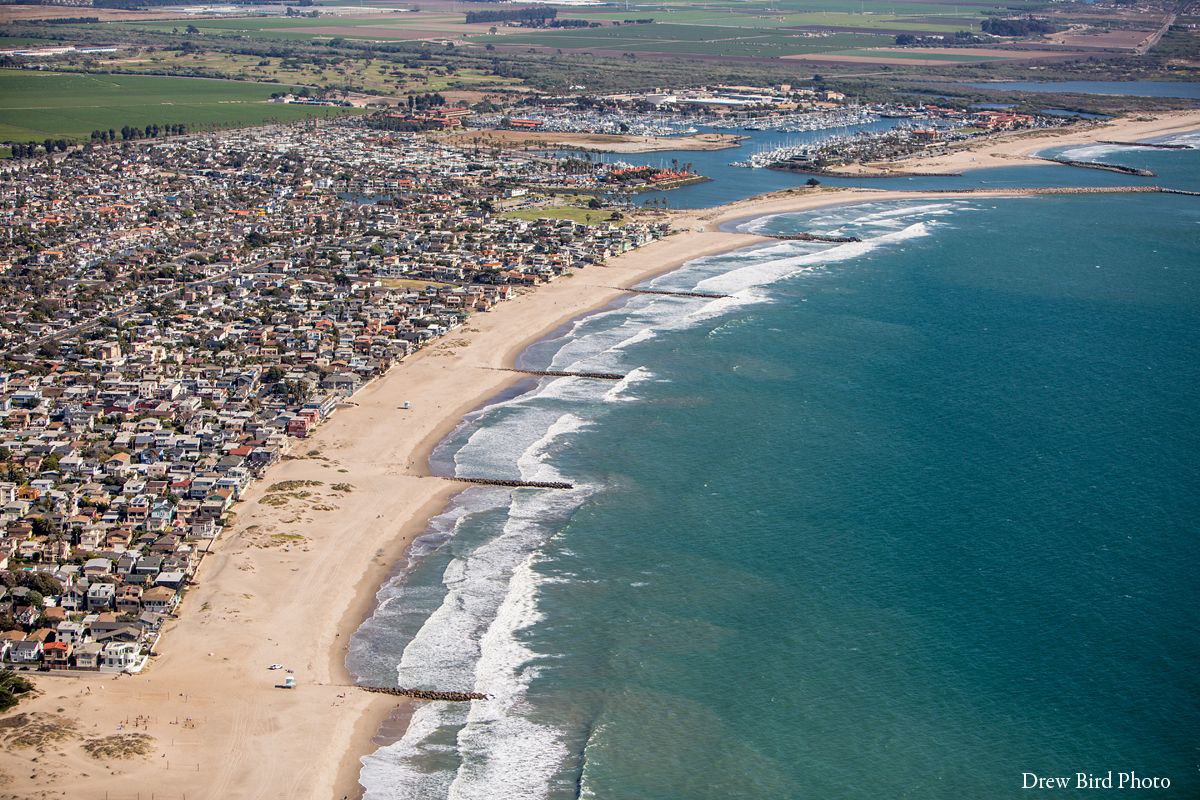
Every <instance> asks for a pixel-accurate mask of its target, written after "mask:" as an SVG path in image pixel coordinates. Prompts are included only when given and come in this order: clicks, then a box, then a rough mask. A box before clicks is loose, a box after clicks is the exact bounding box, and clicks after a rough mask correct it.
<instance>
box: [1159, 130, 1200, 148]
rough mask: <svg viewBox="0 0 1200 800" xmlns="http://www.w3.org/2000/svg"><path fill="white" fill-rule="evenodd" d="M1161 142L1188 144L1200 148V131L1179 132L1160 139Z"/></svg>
mask: <svg viewBox="0 0 1200 800" xmlns="http://www.w3.org/2000/svg"><path fill="white" fill-rule="evenodd" d="M1158 143H1159V144H1186V145H1187V146H1188V147H1191V148H1193V149H1195V148H1200V132H1193V133H1178V134H1175V135H1173V136H1167V137H1165V138H1163V139H1160V140H1159V142H1158Z"/></svg>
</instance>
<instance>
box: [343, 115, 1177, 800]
mask: <svg viewBox="0 0 1200 800" xmlns="http://www.w3.org/2000/svg"><path fill="white" fill-rule="evenodd" d="M1174 141H1184V142H1191V143H1193V144H1195V145H1197V146H1200V137H1198V136H1192V137H1176V139H1175V140H1174ZM730 152H733V155H730V153H725V154H724V156H716V155H711V154H706V155H705V157H707V158H711V159H717V158H725V159H726V161H731V160H733V159H734V158H736V157H737V154H736V152H734V151H730ZM1071 155H1072V156H1074V157H1077V158H1091V159H1109V160H1112V161H1114V162H1117V163H1123V164H1132V165H1136V166H1147V167H1149V168H1151V169H1154V170H1155V171H1157V172H1158V173H1159V176H1158V178H1156V179H1154V182H1156V183H1160V184H1162V185H1167V186H1175V187H1179V188H1187V189H1200V150H1197V149H1192V150H1178V151H1176V150H1147V149H1132V148H1117V147H1104V148H1075V149H1074V150H1073V151H1071ZM647 158H650V157H649V156H647ZM701 169H702V171H703V166H702V165H701ZM737 175H738V176H740V177H733V178H728V179H726V180H723V181H722V180H718V181H715V182H713V183H712V184H705V185H704V186H702V187H693V188H692V190H691V191H692V192H693V194H692V197H693V200H692V204H694V205H707V204H712V203H717V202H725V201H727V200H730V199H735V198H736V197H744V196H748V195H750V194H754V193H756V192H757V191H761V190H764V189H766V188H776V187H775V186H773V185H771V186H765V187H761V188H760V186H759V185H758V184H757V180H758V177H759V176H760V175H762V173H757V172H750V171H746V170H743V171H742V172H740V173H737ZM786 177H788V178H789V179H791V180H794V181H798V180H799V179H797V178H796V176H786ZM764 180H766V181H778V180H779V176H778V175H777V174H770V175H767V176H765V177H764ZM1125 180H1126V182H1128V180H1127V179H1125ZM1121 181H1122V176H1118V175H1113V174H1110V173H1098V172H1094V171H1087V170H1076V169H1070V168H1065V167H1027V168H1006V169H1003V170H987V171H980V172H973V173H970V174H969V175H967V176H964V177H962V178H943V179H933V178H928V179H914V180H907V179H901V180H896V181H889V182H887V183H883V184H881V183H879V182H874V183H872V184H871V185H890V186H892V187H893V188H901V187H903V188H923V187H925V186H935V185H937V186H946V185H996V184H1004V183H1008V184H1010V185H1012V184H1020V185H1029V186H1033V185H1055V184H1057V185H1062V184H1070V183H1080V184H1084V183H1087V184H1095V183H1099V184H1111V183H1117V182H1121ZM989 182H990V183H989ZM684 191H689V190H684ZM680 204H688V203H687V202H686V198H684V200H683V201H680ZM738 226H739V227H740V228H741V229H743V230H748V231H756V232H789V231H800V230H804V231H814V232H824V233H834V234H844V235H854V236H858V237H860V238H861V239H862V240H863V241H861V242H857V243H848V244H839V245H828V244H813V243H803V242H790V241H788V242H784V241H779V242H774V243H771V244H768V245H766V246H758V247H753V248H749V249H746V250H741V251H737V252H733V253H728V254H725V255H720V256H714V257H709V258H703V259H699V260H695V261H692V262H690V263H688V264H686V265H684V266H683V267H682V268H680V269H678V270H676V271H674V272H671V273H669V274H666V275H663V276H661V277H658V278H656V279H654V280H652V281H650V282H649V284H648V285H650V286H653V287H656V288H679V289H698V290H703V291H709V292H716V293H722V294H728V295H730V297H729V298H727V299H721V300H711V301H710V300H703V299H685V298H678V297H661V296H638V297H635V298H632V299H629V300H626V301H624V302H621V303H618V304H615V305H613V306H611V307H609V308H606V309H603V310H601V311H599V312H597V313H594V314H590V315H588V316H586V317H583V318H581V319H579V320H576V321H575V322H573V323H572V324H570V325H569V326H567V327H566V328H564V329H563V330H560V331H556V332H555V333H554V334H553V335H552V336H550V337H548V338H546V339H545V340H543V341H541V342H539V343H538V344H536V345H534V346H533V347H531V348H530V349H529V350H528V351H527V352H526V353H525V354H524V355H523V356H522V360H523V362H524V364H525V365H528V366H530V367H538V368H542V367H554V368H558V369H565V368H572V369H595V370H603V371H619V372H622V373H625V374H627V376H628V377H627V378H626V379H625V380H622V381H620V382H616V383H614V382H601V381H587V380H580V379H555V380H550V379H546V380H540V381H529V382H526V383H524V384H521V385H519V386H517V387H515V388H514V389H512V390H511V391H509V392H507V393H505V394H504V395H503V396H500V397H497V398H494V399H493V400H491V401H490V402H489V403H488V404H486V405H485V406H484V407H482V408H480V409H478V410H477V411H475V412H474V413H472V414H471V415H469V417H468V418H467V419H466V420H464V422H463V424H462V425H461V426H460V427H459V428H458V429H457V430H456V431H455V432H454V433H453V434H452V435H450V436H449V437H448V438H447V439H446V440H445V441H444V442H443V443H442V444H441V445H440V446H439V447H438V449H437V451H436V452H435V454H434V457H433V459H432V465H433V467H434V469H435V470H437V471H439V472H441V473H444V474H446V473H451V472H453V473H457V474H460V475H487V476H498V475H500V476H510V477H514V478H517V477H520V478H525V479H534V480H563V481H569V482H571V483H573V484H574V485H575V488H574V489H572V490H570V491H534V490H518V491H505V490H498V489H482V488H481V489H471V490H468V491H466V492H464V493H462V494H461V495H459V496H458V497H457V498H456V499H455V500H454V501H453V502H452V503H451V504H450V506H449V507H448V508H447V509H446V510H445V512H444V513H442V514H441V515H439V516H438V517H437V518H436V519H434V520H433V521H432V523H431V525H430V527H429V529H428V530H427V531H426V533H425V534H424V535H423V536H421V537H420V539H419V540H418V541H417V543H416V544H415V545H414V547H413V549H412V552H411V553H410V555H409V558H408V560H407V562H406V563H405V564H401V565H398V567H397V570H396V574H395V575H394V576H393V577H392V578H391V579H390V580H389V581H388V582H387V583H386V584H385V585H384V586H383V587H382V588H381V589H380V591H379V594H378V601H379V604H378V608H377V609H376V611H375V612H374V614H373V615H372V616H371V618H370V619H368V620H367V621H366V623H364V625H363V626H362V628H361V629H360V630H359V631H358V632H357V634H356V635H355V637H354V640H353V643H352V646H351V655H350V659H349V664H350V667H351V668H352V670H353V671H354V673H355V674H356V675H357V676H359V678H360V679H361V680H362V681H364V682H372V683H380V684H383V685H403V686H417V687H425V688H437V689H460V690H476V691H481V692H486V693H488V694H491V695H492V696H493V699H492V700H490V701H487V702H478V703H473V704H455V703H443V704H438V703H429V704H423V705H419V706H418V707H417V709H416V711H415V713H414V715H413V717H412V721H411V724H410V726H409V729H408V731H407V733H406V734H405V735H404V736H403V738H402V739H400V740H399V741H397V742H394V743H391V744H388V745H386V746H383V747H381V748H380V749H379V750H378V751H377V752H375V753H374V754H372V755H370V756H368V757H366V758H365V759H364V764H363V769H362V773H361V780H362V782H363V784H364V786H365V787H366V797H367V798H369V800H400V799H401V798H403V799H405V800H409V799H413V798H415V799H417V800H426V799H427V798H429V799H432V798H456V799H457V800H466V799H468V798H489V799H492V800H507V799H509V798H514V799H515V798H522V799H523V800H525V799H529V800H532V799H534V798H550V799H551V800H565V799H567V798H576V797H582V798H600V799H602V800H608V799H609V798H613V799H614V800H623V799H625V798H628V799H630V800H683V799H687V798H722V799H726V798H746V800H758V799H760V798H761V799H763V800H767V799H771V800H774V799H776V798H820V799H821V800H831V799H837V798H846V799H847V800H884V799H886V798H923V799H936V798H946V799H947V800H964V799H965V800H973V799H976V798H977V799H979V800H988V799H989V798H1010V797H1012V798H1016V797H1023V796H1027V795H1029V794H1030V792H1029V791H1027V790H1023V789H1022V788H1021V787H1022V782H1023V780H1024V779H1025V778H1024V777H1023V773H1035V774H1037V775H1038V776H1040V777H1051V776H1069V777H1070V779H1071V781H1072V782H1073V781H1074V779H1075V773H1078V772H1084V773H1092V774H1094V775H1096V776H1098V777H1104V776H1105V775H1106V774H1107V772H1108V771H1109V770H1111V771H1113V773H1114V779H1115V778H1116V776H1117V773H1120V772H1136V774H1137V775H1138V776H1139V777H1143V778H1146V777H1152V776H1158V777H1159V778H1160V779H1161V778H1167V779H1169V780H1170V781H1171V788H1170V789H1166V790H1153V791H1149V790H1143V791H1141V792H1132V791H1129V792H1123V791H1120V790H1117V789H1114V790H1113V791H1111V792H1106V793H1102V794H1107V795H1115V796H1126V795H1134V794H1136V795H1138V796H1147V797H1155V798H1195V797H1200V774H1198V769H1200V671H1198V670H1197V666H1198V658H1197V657H1198V656H1200V614H1198V604H1197V597H1198V592H1197V589H1198V588H1200V586H1198V583H1200V536H1198V533H1200V433H1198V426H1197V417H1198V412H1200V403H1198V401H1197V392H1198V390H1200V198H1196V197H1186V196H1172V195H1158V194H1154V195H1145V194H1143V195H1091V196H1088V195H1076V196H1039V197H1020V198H1002V199H994V198H977V197H969V196H968V197H964V196H957V197H956V196H952V195H950V196H946V197H944V198H936V199H933V200H911V201H888V202H882V203H872V204H865V205H852V206H838V207H831V208H825V209H821V210H818V211H815V212H809V213H803V214H783V215H777V216H772V217H767V218H760V219H753V220H746V221H743V222H740V223H738ZM1035 794H1036V793H1035ZM1047 794H1051V795H1053V796H1055V797H1085V796H1092V795H1094V794H1095V792H1087V791H1075V790H1073V789H1067V790H1060V791H1055V792H1051V793H1047Z"/></svg>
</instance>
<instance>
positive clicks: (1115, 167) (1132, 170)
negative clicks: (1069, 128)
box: [1042, 158, 1154, 178]
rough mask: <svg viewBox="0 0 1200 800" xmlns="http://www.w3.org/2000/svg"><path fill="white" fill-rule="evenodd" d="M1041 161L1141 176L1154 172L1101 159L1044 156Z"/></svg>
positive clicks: (1147, 176)
mask: <svg viewBox="0 0 1200 800" xmlns="http://www.w3.org/2000/svg"><path fill="white" fill-rule="evenodd" d="M1042 160H1043V161H1050V162H1052V163H1054V164H1062V165H1063V166H1067V167H1083V168H1084V169H1102V170H1104V171H1105V172H1119V173H1120V174H1122V175H1138V176H1140V177H1143V178H1153V177H1154V173H1153V172H1151V171H1150V170H1148V169H1140V168H1138V167H1126V166H1124V165H1122V164H1105V163H1103V162H1101V161H1078V160H1076V159H1073V158H1044V159H1042Z"/></svg>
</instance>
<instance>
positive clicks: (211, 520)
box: [0, 121, 667, 672]
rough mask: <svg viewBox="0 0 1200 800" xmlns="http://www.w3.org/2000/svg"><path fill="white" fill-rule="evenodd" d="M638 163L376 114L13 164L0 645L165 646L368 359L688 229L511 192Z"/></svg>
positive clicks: (29, 660)
mask: <svg viewBox="0 0 1200 800" xmlns="http://www.w3.org/2000/svg"><path fill="white" fill-rule="evenodd" d="M334 153H336V155H333V154H334ZM619 169H621V167H620V166H617V165H596V166H595V167H594V168H591V171H590V172H588V173H587V174H586V175H581V174H580V167H579V165H578V164H571V163H568V162H565V161H558V160H555V159H549V158H529V157H521V158H516V157H510V156H509V155H507V154H506V153H504V152H501V151H492V150H488V151H484V150H472V149H464V148H454V147H449V146H446V145H443V144H439V143H437V142H434V141H430V140H427V139H418V138H415V137H413V136H411V135H407V134H400V133H393V132H382V131H379V130H377V129H373V128H371V127H369V126H368V125H366V124H363V123H362V122H361V121H354V122H339V123H334V124H329V125H327V126H322V127H313V126H310V125H302V126H293V127H286V128H285V127H275V128H265V129H256V130H250V131H242V132H238V133H236V134H224V135H216V134H213V135H202V136H189V137H180V138H177V139H167V140H155V141H152V142H149V143H147V144H144V145H134V144H126V145H123V146H114V147H103V148H102V147H96V148H85V149H84V150H81V151H76V152H72V153H69V154H67V155H65V156H64V157H62V158H61V159H58V160H51V159H45V160H42V161H38V162H34V163H29V164H25V165H22V166H20V167H18V168H16V169H15V170H14V172H13V173H10V178H11V179H10V180H7V181H5V182H4V184H3V186H0V209H2V212H3V222H2V224H0V346H2V347H3V351H4V354H5V355H4V359H3V362H2V364H0V514H2V515H3V520H2V522H3V530H2V536H0V628H2V629H3V633H0V658H2V659H3V661H4V662H6V663H7V664H8V665H10V666H12V667H14V668H30V669H53V670H101V671H113V672H122V671H123V672H136V671H138V670H140V669H142V668H143V667H144V665H145V664H146V663H147V660H148V659H149V658H150V657H151V656H152V655H153V654H154V653H155V652H157V648H158V647H159V645H158V639H159V636H160V634H161V632H162V630H163V627H164V624H165V623H166V621H168V620H169V619H170V618H171V617H172V615H175V614H178V613H180V608H179V605H180V602H181V599H182V598H183V596H184V595H185V594H186V592H187V587H188V583H189V581H190V580H192V578H193V576H194V575H195V573H196V570H197V567H198V566H199V564H200V562H201V559H202V558H203V557H204V555H205V553H206V552H207V551H208V549H209V547H210V546H211V544H212V542H213V541H214V539H216V538H217V537H219V536H220V535H221V532H222V530H223V529H225V528H226V527H228V526H229V525H230V523H231V520H232V519H233V518H234V517H233V515H234V514H235V513H236V512H235V511H234V510H233V509H234V508H235V505H236V503H237V502H238V500H239V498H241V497H242V496H243V494H244V493H245V492H246V490H247V488H248V487H249V486H250V485H251V483H252V482H253V481H254V480H255V479H257V478H259V477H261V476H262V475H263V473H264V471H265V470H266V469H267V468H268V467H270V466H271V465H272V464H274V463H276V462H277V461H279V460H280V459H282V458H286V457H287V455H288V453H289V450H290V449H291V447H292V446H293V444H294V443H295V442H296V441H297V440H299V439H304V438H305V437H307V436H309V435H310V434H311V432H312V431H313V429H314V428H315V427H317V426H318V425H320V424H321V423H322V422H323V421H324V420H326V419H327V418H328V417H329V416H330V415H331V414H334V413H335V412H336V411H337V409H338V408H339V407H340V406H342V405H343V404H345V403H347V402H352V401H350V400H349V398H351V397H352V396H353V395H354V394H355V392H356V391H358V390H359V389H360V388H361V387H362V386H363V385H364V384H365V383H367V382H369V381H371V380H372V379H374V378H376V377H378V376H380V375H382V374H383V373H385V372H386V371H387V370H388V369H389V368H391V367H392V366H393V365H394V364H396V363H397V362H399V361H402V360H403V359H404V358H406V357H408V356H410V355H411V354H413V353H414V352H416V351H417V350H419V349H421V348H422V347H424V346H425V345H427V344H428V343H430V342H432V341H434V340H436V339H438V338H439V337H442V336H445V335H446V334H448V333H450V332H451V331H453V330H455V329H456V328H459V327H460V326H462V325H463V324H464V322H465V321H466V320H467V319H468V318H469V317H470V316H471V315H472V314H475V313H483V312H487V311H488V310H489V309H491V308H493V307H494V306H495V305H496V304H497V303H500V302H503V301H504V300H506V299H508V298H509V297H511V296H513V294H514V293H516V292H519V291H529V290H530V287H535V286H537V285H538V284H541V283H544V282H546V281H549V280H552V279H554V278H556V277H558V276H561V275H564V274H567V273H569V272H571V271H573V270H577V269H581V268H585V267H588V266H590V265H594V264H601V263H603V262H604V261H605V260H606V259H608V258H610V257H612V256H614V255H616V254H619V253H622V252H625V251H628V250H630V249H633V248H637V247H640V246H642V245H644V244H646V243H648V242H650V241H653V240H655V239H657V238H660V237H662V236H664V235H666V233H667V226H666V225H665V224H662V223H655V222H643V221H636V220H631V219H625V218H623V217H622V215H621V214H620V213H619V212H617V213H613V212H611V211H600V210H598V211H596V214H595V216H596V220H595V221H594V222H593V221H592V220H590V219H589V220H588V221H587V224H585V223H580V222H578V221H573V220H571V219H562V218H553V217H547V218H538V217H537V216H536V212H534V213H533V214H532V215H530V214H525V215H524V216H525V217H530V216H532V218H516V217H511V216H506V215H505V213H504V209H505V208H506V207H509V206H512V205H513V204H514V203H515V204H518V205H521V206H529V205H531V204H535V200H536V198H537V197H538V196H539V195H538V187H540V186H552V185H553V186H557V185H560V184H562V183H563V182H564V181H566V182H575V183H579V182H585V183H586V182H590V183H593V184H596V185H602V184H603V183H604V182H605V181H606V180H607V179H608V178H607V174H606V173H607V172H610V171H611V172H613V174H615V175H619V174H620V173H619V172H617V170H619ZM589 216H590V215H589ZM614 217H615V218H614ZM168 646H169V643H168Z"/></svg>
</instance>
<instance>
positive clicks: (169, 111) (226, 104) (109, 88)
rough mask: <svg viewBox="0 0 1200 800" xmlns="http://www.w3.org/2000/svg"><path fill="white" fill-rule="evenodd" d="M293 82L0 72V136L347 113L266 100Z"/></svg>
mask: <svg viewBox="0 0 1200 800" xmlns="http://www.w3.org/2000/svg"><path fill="white" fill-rule="evenodd" d="M289 88H292V87H287V86H280V85H278V84H263V83H249V82H242V81H219V80H206V79H203V78H164V77H157V76H143V75H108V74H77V73H62V72H34V71H29V70H14V69H0V112H2V117H0V141H29V140H37V141H40V140H42V139H44V138H47V137H50V138H67V139H87V138H88V137H89V136H90V134H91V132H92V131H93V130H96V129H98V128H99V129H104V128H114V129H119V128H122V127H124V126H126V125H132V126H145V125H152V124H160V125H161V124H176V123H183V124H186V125H187V126H188V128H189V129H190V130H199V129H207V128H218V127H233V126H239V125H256V124H264V123H268V122H276V121H278V122H291V121H296V120H302V119H307V118H310V117H325V116H332V115H336V114H344V113H347V112H353V110H352V109H343V108H336V107H330V106H295V105H283V104H278V103H270V102H268V101H269V99H270V97H271V93H272V92H278V91H281V90H287V89H289Z"/></svg>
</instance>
